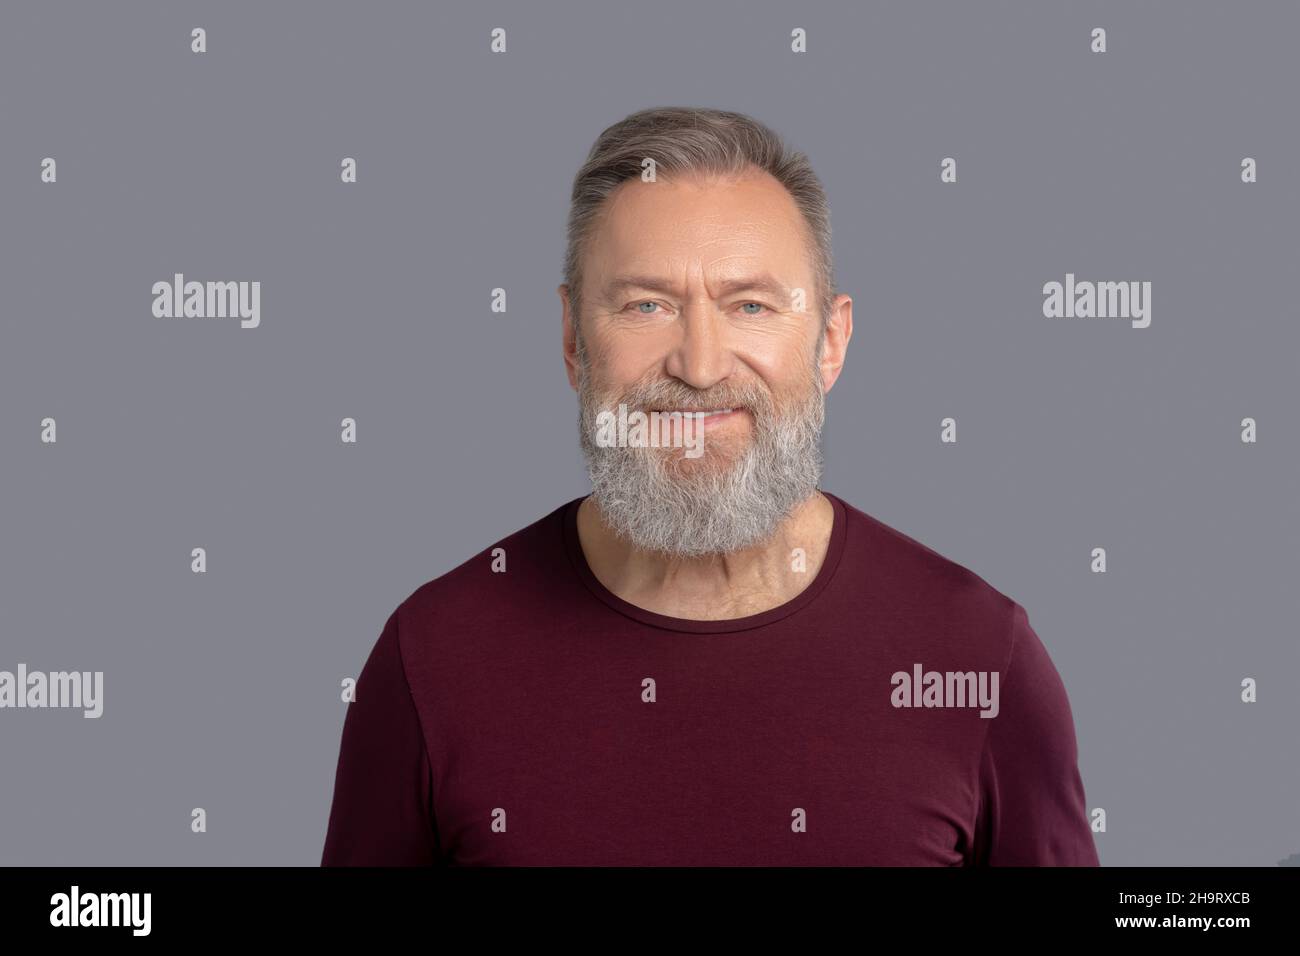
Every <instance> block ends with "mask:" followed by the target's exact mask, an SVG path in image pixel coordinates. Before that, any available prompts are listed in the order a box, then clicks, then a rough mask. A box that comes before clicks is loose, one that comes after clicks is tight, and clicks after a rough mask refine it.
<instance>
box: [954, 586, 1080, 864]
mask: <svg viewBox="0 0 1300 956" xmlns="http://www.w3.org/2000/svg"><path fill="white" fill-rule="evenodd" d="M999 697H1000V706H999V711H998V714H997V716H996V717H992V718H989V724H990V726H989V729H988V735H987V737H986V740H985V747H984V753H983V758H982V761H981V765H980V772H979V777H980V809H979V815H978V818H977V822H976V829H975V839H974V841H973V850H972V859H971V861H970V862H971V863H973V864H974V865H977V866H1098V865H1099V861H1098V858H1097V848H1096V844H1095V843H1094V842H1093V837H1092V829H1091V827H1090V826H1089V824H1088V818H1087V803H1086V801H1085V798H1084V790H1083V781H1082V779H1081V777H1080V775H1079V767H1078V749H1077V744H1076V740H1075V733H1074V719H1073V716H1072V714H1071V712H1070V703H1069V700H1068V699H1067V697H1066V693H1065V685H1064V684H1063V683H1062V682H1061V677H1060V674H1058V673H1057V670H1056V668H1055V666H1053V664H1052V661H1051V659H1050V658H1049V657H1048V654H1047V649H1046V648H1045V647H1043V644H1042V641H1041V640H1039V638H1038V635H1037V634H1035V633H1034V630H1033V628H1031V627H1030V626H1029V617H1028V615H1027V614H1026V612H1025V610H1024V608H1022V607H1021V606H1020V605H1019V604H1016V605H1015V607H1014V609H1013V612H1012V633H1011V652H1010V660H1009V663H1008V664H1007V670H1006V673H1004V674H1002V675H1001V689H1000V694H999Z"/></svg>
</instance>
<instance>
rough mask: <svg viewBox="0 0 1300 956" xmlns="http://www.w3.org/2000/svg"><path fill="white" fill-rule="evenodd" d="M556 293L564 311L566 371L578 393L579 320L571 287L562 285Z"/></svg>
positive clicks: (571, 384) (563, 345)
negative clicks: (576, 330) (574, 309)
mask: <svg viewBox="0 0 1300 956" xmlns="http://www.w3.org/2000/svg"><path fill="white" fill-rule="evenodd" d="M556 291H557V292H559V293H560V304H561V308H562V310H563V315H562V318H561V323H562V325H563V342H562V350H563V353H564V371H565V373H566V374H567V375H568V376H569V385H570V387H571V388H572V389H573V390H574V391H575V392H576V391H577V390H578V340H577V336H576V334H575V330H574V322H576V321H577V319H576V317H575V316H574V312H573V303H572V301H571V300H570V299H569V287H568V286H567V285H563V284H561V285H560V287H559V288H558V289H556Z"/></svg>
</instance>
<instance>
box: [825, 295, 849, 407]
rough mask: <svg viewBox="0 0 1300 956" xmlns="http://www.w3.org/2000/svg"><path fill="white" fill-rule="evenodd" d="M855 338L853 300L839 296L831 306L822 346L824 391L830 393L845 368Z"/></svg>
mask: <svg viewBox="0 0 1300 956" xmlns="http://www.w3.org/2000/svg"><path fill="white" fill-rule="evenodd" d="M852 337H853V299H852V298H850V297H849V296H847V295H837V296H836V297H835V302H834V304H833V305H832V306H831V317H830V321H829V322H828V323H827V324H826V340H825V342H824V343H823V344H822V359H821V373H822V391H823V392H829V391H830V390H831V386H832V385H834V384H835V380H836V379H837V378H839V377H840V370H841V369H842V368H843V367H844V355H845V352H847V351H848V347H849V339H851V338H852Z"/></svg>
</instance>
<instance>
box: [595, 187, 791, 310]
mask: <svg viewBox="0 0 1300 956" xmlns="http://www.w3.org/2000/svg"><path fill="white" fill-rule="evenodd" d="M592 238H593V241H592V242H591V243H590V245H589V246H588V249H589V250H590V252H589V258H588V260H587V263H586V269H587V272H588V274H589V275H591V276H592V278H593V279H594V280H595V281H596V282H597V283H599V281H600V277H601V276H607V275H610V274H613V273H615V272H626V271H629V270H633V271H642V272H651V273H659V274H662V275H663V276H664V277H665V278H668V279H672V278H678V279H680V278H681V277H683V275H686V274H694V273H699V272H702V273H703V275H704V276H705V277H706V278H708V279H714V278H717V279H725V278H732V277H736V276H740V275H743V274H745V273H748V272H772V273H774V274H778V275H781V276H783V277H784V278H785V279H786V281H789V282H790V283H791V284H792V285H797V284H799V281H796V280H802V279H803V278H804V277H806V275H807V271H806V270H807V268H808V263H809V257H808V246H807V230H806V226H805V224H804V222H803V217H802V216H801V215H800V213H799V208H798V206H797V205H796V204H795V201H794V198H793V197H792V196H791V195H790V193H789V192H788V191H787V190H786V189H785V187H784V186H782V185H781V184H780V183H779V182H778V181H777V180H776V179H775V178H774V177H773V176H771V175H770V174H768V173H766V172H762V171H759V170H754V171H751V172H749V173H747V174H745V175H744V176H742V177H739V178H737V177H717V176H713V177H700V176H689V177H671V178H670V177H665V176H664V175H663V174H662V173H661V174H660V177H659V181H658V182H653V183H647V182H642V181H641V180H639V179H635V180H629V181H627V182H625V183H623V184H621V185H620V186H619V187H618V188H617V189H616V190H615V191H614V192H613V193H612V194H611V195H610V197H609V199H608V200H606V202H605V205H604V206H603V207H602V210H601V216H600V217H599V218H598V220H597V222H596V224H595V227H594V230H593V236H592Z"/></svg>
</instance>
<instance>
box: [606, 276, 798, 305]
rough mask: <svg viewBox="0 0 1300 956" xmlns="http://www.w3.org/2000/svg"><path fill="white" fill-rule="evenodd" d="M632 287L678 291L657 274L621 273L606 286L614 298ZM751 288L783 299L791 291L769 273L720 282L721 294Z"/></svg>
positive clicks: (674, 284) (665, 291)
mask: <svg viewBox="0 0 1300 956" xmlns="http://www.w3.org/2000/svg"><path fill="white" fill-rule="evenodd" d="M632 289H647V290H650V291H654V292H663V293H667V294H674V293H676V292H677V291H678V290H677V285H676V283H674V282H671V281H669V280H667V279H660V278H658V277H656V276H649V275H619V276H615V277H614V278H613V279H612V280H610V282H609V283H608V284H607V285H606V286H605V295H606V296H607V297H611V298H612V297H613V296H616V295H618V294H619V293H620V292H627V291H630V290H632ZM751 290H752V291H755V292H766V293H767V294H768V295H771V296H775V297H777V298H780V299H782V300H784V299H786V298H788V297H789V291H788V290H787V289H786V287H785V283H783V282H779V281H777V279H776V278H775V277H774V276H772V275H769V274H768V273H761V274H759V275H753V276H745V277H744V278H740V279H729V280H727V281H726V282H720V283H718V294H719V295H731V294H733V293H736V292H748V291H751Z"/></svg>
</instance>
